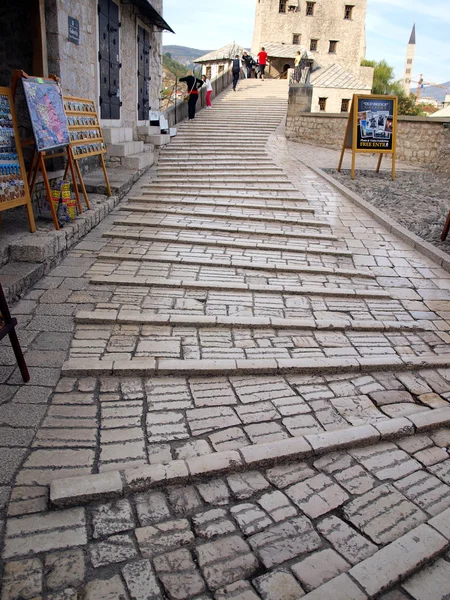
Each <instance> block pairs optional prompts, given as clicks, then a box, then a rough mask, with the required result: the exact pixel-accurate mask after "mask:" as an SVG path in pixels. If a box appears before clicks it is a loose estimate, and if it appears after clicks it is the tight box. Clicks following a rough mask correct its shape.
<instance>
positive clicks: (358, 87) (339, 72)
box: [310, 65, 373, 113]
mask: <svg viewBox="0 0 450 600" xmlns="http://www.w3.org/2000/svg"><path fill="white" fill-rule="evenodd" d="M367 75H368V77H367V78H366V81H361V80H360V79H359V78H358V77H356V76H355V75H353V73H349V72H348V71H345V70H344V69H343V68H342V67H341V66H339V65H331V66H330V67H327V68H324V69H319V70H317V71H314V72H313V73H312V75H311V81H310V82H311V86H312V99H311V112H326V113H346V112H349V111H350V106H351V103H352V98H353V94H370V92H371V90H372V79H373V72H372V69H370V68H369V69H368V72H367Z"/></svg>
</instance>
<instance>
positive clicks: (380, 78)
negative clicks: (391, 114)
mask: <svg viewBox="0 0 450 600" xmlns="http://www.w3.org/2000/svg"><path fill="white" fill-rule="evenodd" d="M361 66H362V67H373V69H374V72H373V87H372V93H373V94H381V95H383V96H398V113H399V114H400V115H410V116H422V115H423V114H424V112H423V111H422V108H421V106H420V104H417V98H416V97H415V96H414V94H410V95H409V96H407V95H406V94H405V92H404V90H403V86H402V84H401V82H400V81H397V80H395V79H394V68H393V67H391V66H390V65H388V63H387V62H386V61H385V60H380V62H377V61H375V60H362V61H361Z"/></svg>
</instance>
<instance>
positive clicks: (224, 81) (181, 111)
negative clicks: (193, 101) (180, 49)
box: [164, 70, 233, 127]
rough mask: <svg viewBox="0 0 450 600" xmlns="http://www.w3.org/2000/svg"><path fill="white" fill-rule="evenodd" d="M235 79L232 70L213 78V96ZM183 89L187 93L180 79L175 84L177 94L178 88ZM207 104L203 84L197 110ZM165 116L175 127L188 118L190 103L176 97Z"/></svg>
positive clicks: (170, 124) (171, 125) (170, 125)
mask: <svg viewBox="0 0 450 600" xmlns="http://www.w3.org/2000/svg"><path fill="white" fill-rule="evenodd" d="M232 81H233V75H232V73H231V71H229V70H227V71H224V72H223V73H222V74H221V75H219V77H216V78H215V79H212V80H211V85H212V89H213V98H215V97H216V96H218V95H219V94H220V93H221V92H223V90H225V89H226V88H228V87H229V86H230V85H231V83H232ZM180 89H181V90H183V91H184V92H185V93H186V94H187V92H188V90H187V88H186V84H185V83H179V82H178V79H177V81H176V84H175V95H176V94H177V93H178V90H180ZM205 106H206V88H205V86H202V87H201V88H200V90H199V97H198V100H197V107H196V110H197V112H198V111H199V110H201V109H202V108H204V107H205ZM164 116H165V117H166V119H167V121H168V122H169V127H175V125H176V124H177V123H181V121H184V120H185V119H187V116H188V105H187V102H184V101H183V100H177V99H176V98H175V101H174V105H173V106H170V107H169V108H168V109H167V110H165V111H164Z"/></svg>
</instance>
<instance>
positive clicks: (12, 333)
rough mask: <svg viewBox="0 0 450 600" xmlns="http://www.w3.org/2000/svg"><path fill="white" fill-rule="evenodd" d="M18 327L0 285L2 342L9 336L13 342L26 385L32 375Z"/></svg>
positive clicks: (0, 338)
mask: <svg viewBox="0 0 450 600" xmlns="http://www.w3.org/2000/svg"><path fill="white" fill-rule="evenodd" d="M16 326H17V319H13V318H12V317H11V313H10V312H9V307H8V303H7V302H6V298H5V294H4V293H3V288H2V286H1V284H0V340H2V339H3V338H4V337H6V336H7V335H8V336H9V340H10V342H11V346H12V349H13V350H14V354H15V357H16V361H17V365H18V367H19V369H20V373H21V375H22V379H23V380H24V382H25V383H28V382H29V381H30V374H29V373H28V368H27V365H26V363H25V358H24V356H23V352H22V348H21V347H20V342H19V338H18V337H17V333H16V330H15V327H16Z"/></svg>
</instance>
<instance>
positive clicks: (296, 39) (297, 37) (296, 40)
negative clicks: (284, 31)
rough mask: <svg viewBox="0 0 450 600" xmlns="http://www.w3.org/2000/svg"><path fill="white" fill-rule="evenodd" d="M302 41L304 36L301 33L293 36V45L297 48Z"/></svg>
mask: <svg viewBox="0 0 450 600" xmlns="http://www.w3.org/2000/svg"><path fill="white" fill-rule="evenodd" d="M301 39H302V34H301V33H294V34H293V36H292V43H293V44H294V45H295V46H298V44H300V42H301Z"/></svg>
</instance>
